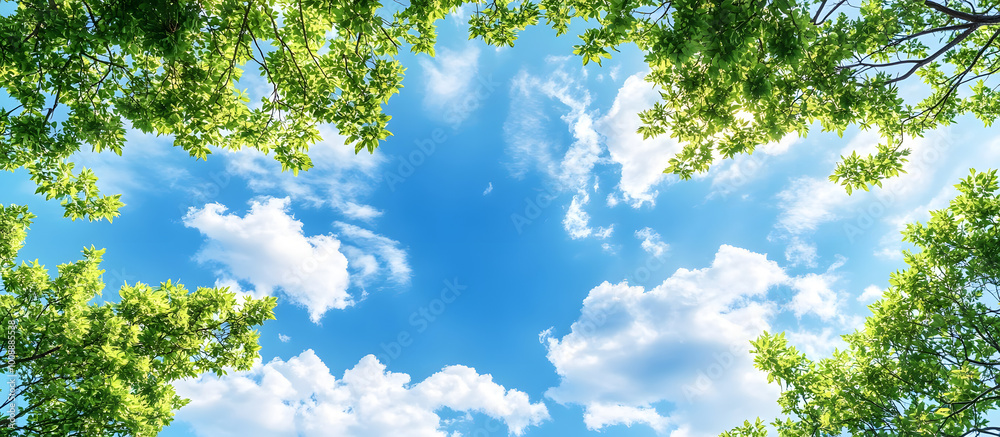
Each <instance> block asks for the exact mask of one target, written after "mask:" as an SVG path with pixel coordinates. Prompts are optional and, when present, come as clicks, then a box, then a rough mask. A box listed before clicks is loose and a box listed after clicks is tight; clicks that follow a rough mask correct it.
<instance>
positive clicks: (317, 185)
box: [218, 125, 386, 220]
mask: <svg viewBox="0 0 1000 437" xmlns="http://www.w3.org/2000/svg"><path fill="white" fill-rule="evenodd" d="M318 129H319V132H320V135H321V136H322V137H323V138H324V139H323V141H320V142H318V143H316V144H313V145H312V146H310V147H309V157H310V158H311V159H312V163H313V168H311V169H309V170H308V171H305V172H299V174H298V176H295V175H293V174H292V173H291V172H282V171H281V164H279V163H278V162H277V161H275V160H274V159H271V158H270V157H268V156H266V155H264V154H263V153H260V152H258V151H256V150H252V149H243V150H241V151H239V152H232V151H223V152H221V153H220V155H221V156H224V157H225V160H226V173H225V174H222V175H218V177H219V178H221V179H222V180H225V181H226V183H227V184H228V183H229V182H228V181H229V180H230V179H231V177H232V176H234V175H235V176H240V177H242V178H243V179H245V180H246V183H247V186H248V187H249V188H250V189H251V190H253V191H254V192H257V193H262V194H268V195H276V196H281V197H285V196H287V197H290V198H291V199H292V200H296V201H300V202H304V203H306V204H310V205H313V206H317V207H320V206H328V207H331V208H333V209H335V210H337V211H340V212H341V213H342V214H344V215H345V216H346V217H348V218H351V219H359V220H371V219H374V218H376V217H378V216H380V215H381V214H382V212H381V211H379V210H378V209H376V208H374V207H372V206H370V205H366V204H364V203H363V201H362V200H361V199H363V198H364V197H365V196H367V195H369V194H370V193H371V192H372V191H373V190H374V189H375V187H377V186H379V183H380V182H381V177H380V176H381V167H382V166H383V164H384V163H385V162H386V158H385V155H384V154H382V153H374V154H371V153H367V152H362V153H358V154H355V153H354V148H353V147H352V146H350V145H346V144H344V137H342V136H340V134H338V133H337V131H336V129H335V128H333V127H332V126H329V125H319V126H318Z"/></svg>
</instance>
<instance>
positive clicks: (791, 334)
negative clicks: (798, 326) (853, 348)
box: [785, 328, 847, 361]
mask: <svg viewBox="0 0 1000 437" xmlns="http://www.w3.org/2000/svg"><path fill="white" fill-rule="evenodd" d="M785 338H787V339H788V344H790V345H794V346H795V348H796V349H798V350H799V351H801V352H803V353H805V354H806V357H808V358H809V359H810V360H813V361H818V360H821V359H823V358H828V357H831V356H833V350H834V349H837V348H839V349H840V350H844V349H845V348H846V346H847V343H846V342H844V339H843V338H841V337H840V335H838V334H835V333H834V330H833V329H831V328H823V329H822V330H821V331H820V332H812V331H805V330H798V331H785Z"/></svg>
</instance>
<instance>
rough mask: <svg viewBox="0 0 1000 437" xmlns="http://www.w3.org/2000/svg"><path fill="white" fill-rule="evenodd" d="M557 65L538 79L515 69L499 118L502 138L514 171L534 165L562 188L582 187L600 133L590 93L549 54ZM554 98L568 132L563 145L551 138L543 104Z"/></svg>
mask: <svg viewBox="0 0 1000 437" xmlns="http://www.w3.org/2000/svg"><path fill="white" fill-rule="evenodd" d="M549 60H550V61H551V62H554V63H557V64H558V65H559V67H558V68H557V69H556V70H555V71H554V72H552V73H551V74H549V75H548V76H547V77H546V78H544V79H542V78H540V77H537V76H533V75H530V74H528V73H527V72H525V71H522V72H520V73H519V74H518V75H517V76H516V77H515V78H514V81H513V84H512V86H511V107H510V112H509V115H508V117H507V120H506V121H505V122H504V139H505V141H506V142H507V145H508V150H509V152H510V154H511V156H512V158H513V159H514V161H513V162H512V163H511V164H510V166H509V167H510V169H511V171H512V173H513V174H514V175H515V176H518V177H519V176H521V175H523V174H524V173H525V172H526V171H527V170H528V169H530V168H532V167H534V168H536V169H537V170H539V171H541V172H542V173H543V174H545V175H546V176H548V177H549V178H551V179H552V180H554V181H555V182H556V183H558V184H559V186H560V188H561V189H563V190H572V191H582V190H585V189H586V186H587V185H589V182H590V180H591V179H592V175H591V171H592V170H593V168H594V166H595V165H596V164H597V163H598V162H599V161H600V155H601V153H602V148H601V145H600V138H599V136H598V134H597V132H596V131H594V121H593V116H592V114H591V113H590V111H589V106H590V103H591V96H590V92H589V91H588V90H587V88H586V84H585V83H584V82H583V81H582V80H581V78H580V77H578V76H577V75H575V74H573V73H570V72H567V71H566V69H565V68H563V65H562V64H564V63H565V62H566V60H565V59H562V58H549ZM551 103H557V104H558V107H559V109H560V110H563V111H566V112H565V114H564V115H563V116H562V117H561V119H562V121H563V122H564V123H566V125H567V127H568V128H569V130H570V133H571V134H572V135H573V142H572V143H571V144H570V145H569V146H568V147H565V148H562V147H557V146H555V145H554V144H553V143H555V142H556V141H555V140H553V139H551V134H549V133H548V132H549V131H550V130H551V129H550V128H549V127H548V126H546V122H547V121H548V120H549V118H548V116H547V115H546V110H545V109H546V107H547V105H549V104H551Z"/></svg>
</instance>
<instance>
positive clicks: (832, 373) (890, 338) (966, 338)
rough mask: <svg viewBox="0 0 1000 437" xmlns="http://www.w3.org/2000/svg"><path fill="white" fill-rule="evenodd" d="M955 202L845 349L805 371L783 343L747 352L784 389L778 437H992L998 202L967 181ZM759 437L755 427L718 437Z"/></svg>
mask: <svg viewBox="0 0 1000 437" xmlns="http://www.w3.org/2000/svg"><path fill="white" fill-rule="evenodd" d="M956 187H957V188H958V190H959V191H960V193H961V194H960V195H959V196H958V197H957V198H955V199H954V200H952V201H951V205H950V206H949V207H948V208H947V209H942V210H939V211H934V212H933V213H932V214H931V219H930V220H929V221H928V222H927V223H926V224H921V223H914V224H910V225H908V226H907V227H906V230H905V231H904V232H903V234H904V236H905V238H904V241H907V242H910V243H913V244H914V245H915V246H916V247H917V249H919V250H917V251H906V252H904V257H905V260H906V263H907V264H908V265H909V267H908V268H907V269H905V270H902V271H897V272H895V273H893V274H892V275H891V277H890V280H889V283H890V287H889V289H888V290H886V291H885V293H884V295H883V296H882V299H881V300H879V301H878V302H875V303H874V304H872V305H871V306H870V307H869V308H870V309H871V310H872V313H873V315H872V316H871V317H869V318H868V319H867V320H866V321H865V325H864V327H863V328H862V329H860V330H858V331H855V332H854V333H853V334H849V335H845V336H844V340H845V341H846V343H847V349H846V350H838V351H835V352H834V353H833V356H832V357H830V358H825V359H822V360H819V361H813V360H810V359H809V358H807V357H806V356H805V354H803V353H801V352H799V351H798V350H796V348H795V347H794V346H791V345H789V344H788V341H787V340H786V339H785V337H784V334H778V335H773V334H768V333H764V335H762V336H761V337H760V338H758V339H757V340H756V341H754V342H753V349H754V350H753V353H754V354H755V355H756V357H755V365H756V367H757V368H759V369H761V370H763V371H765V372H767V374H768V380H769V381H777V382H778V383H779V384H780V385H781V387H782V394H781V397H780V399H779V404H780V405H781V407H782V410H783V412H784V413H785V414H786V415H788V418H787V419H785V420H776V421H774V423H773V426H774V427H775V428H776V429H777V430H778V434H779V435H782V436H838V435H871V436H900V435H936V436H971V435H997V434H998V433H1000V427H998V426H997V424H996V423H995V422H994V423H991V422H990V420H989V419H990V417H989V416H988V415H989V414H992V415H994V417H995V411H996V409H997V407H998V406H1000V379H998V378H1000V226H998V225H1000V191H998V188H1000V186H998V184H997V174H996V171H995V170H993V171H989V172H985V173H976V172H973V173H972V175H970V176H969V177H967V178H965V179H964V180H962V182H961V183H960V184H958V185H957V186H956ZM764 435H766V425H765V423H764V422H763V421H761V420H760V419H758V420H757V421H756V422H755V423H750V422H749V421H748V422H746V423H744V425H743V426H741V427H738V428H736V429H734V430H731V431H729V432H727V433H724V434H723V437H736V436H755V437H760V436H764Z"/></svg>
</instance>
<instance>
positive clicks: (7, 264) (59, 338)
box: [0, 205, 276, 436]
mask: <svg viewBox="0 0 1000 437" xmlns="http://www.w3.org/2000/svg"><path fill="white" fill-rule="evenodd" d="M31 218H32V215H31V214H30V213H28V211H27V209H25V208H24V207H19V206H9V207H4V206H2V205H0V279H2V285H3V286H4V290H3V291H4V292H3V293H2V294H0V313H2V314H3V323H2V324H0V338H2V339H3V341H2V342H0V354H2V355H0V356H3V357H4V360H3V361H4V367H6V365H7V360H8V356H9V354H11V352H13V355H12V357H13V358H14V369H15V374H16V382H17V385H16V389H15V393H14V395H15V396H14V397H12V398H8V399H5V401H6V402H5V403H3V405H2V406H0V410H2V411H0V423H2V424H3V425H2V426H0V435H19V436H52V435H61V436H71V435H77V436H111V435H123V436H124V435H128V436H154V435H156V434H157V433H159V431H160V430H161V429H162V428H163V427H164V426H166V425H167V424H169V423H170V421H171V420H172V418H173V412H174V410H176V409H178V408H180V407H181V406H183V405H185V404H186V403H187V402H188V400H186V399H182V398H180V397H179V396H177V395H176V393H175V392H174V388H173V386H172V385H171V383H172V382H173V381H176V380H178V379H181V378H187V377H196V376H198V375H200V374H202V373H204V372H208V371H212V372H215V373H216V374H220V375H221V374H223V373H225V371H226V370H225V369H226V368H234V369H238V370H247V369H249V368H250V366H251V365H252V364H253V361H254V359H256V358H258V357H259V355H258V353H257V352H258V351H259V350H260V346H259V345H258V344H257V341H258V337H259V334H258V332H257V331H256V330H255V329H254V327H255V326H258V325H260V324H262V323H263V322H264V321H266V320H269V319H273V318H274V315H273V309H274V306H275V303H276V301H275V298H273V297H265V298H263V299H251V298H250V297H246V298H245V300H244V301H243V302H241V303H237V301H236V299H235V297H234V294H233V293H232V292H229V291H228V290H227V289H225V288H199V289H197V290H196V291H194V292H189V291H188V290H186V289H185V288H184V287H183V286H182V285H180V284H174V283H172V282H171V281H167V282H164V283H161V284H160V285H159V286H156V287H151V286H149V285H146V284H142V283H136V284H131V285H129V284H126V285H125V286H123V287H122V288H121V290H120V291H119V294H120V299H118V302H104V303H103V304H100V303H94V302H92V299H94V298H95V297H97V296H100V295H101V291H102V290H103V289H104V283H103V282H102V280H101V275H102V273H103V272H104V271H103V270H100V268H99V266H100V262H101V257H102V255H103V253H104V251H103V250H97V249H95V248H93V247H91V248H88V249H84V251H83V260H81V261H77V262H75V263H70V264H63V265H60V266H59V274H58V276H57V277H55V278H52V277H50V276H49V274H48V272H47V271H46V269H45V268H44V267H43V266H41V265H39V264H38V262H37V261H35V262H34V263H30V264H29V263H21V265H20V266H17V265H16V263H15V258H16V256H17V252H18V250H19V249H20V247H21V244H22V242H23V240H24V237H25V230H26V229H27V227H28V225H29V224H30V221H31ZM11 321H13V322H15V323H14V324H11ZM11 328H13V331H12V330H11ZM10 344H13V345H14V350H13V351H10V350H8V348H9V345H10ZM12 400H16V401H17V402H18V409H17V413H16V415H15V417H16V418H17V426H16V427H13V428H10V427H8V421H9V417H8V416H6V414H7V413H8V408H9V405H10V403H11V402H12Z"/></svg>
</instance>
